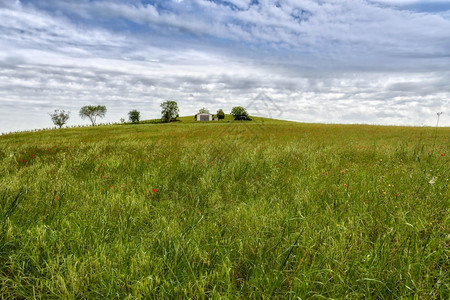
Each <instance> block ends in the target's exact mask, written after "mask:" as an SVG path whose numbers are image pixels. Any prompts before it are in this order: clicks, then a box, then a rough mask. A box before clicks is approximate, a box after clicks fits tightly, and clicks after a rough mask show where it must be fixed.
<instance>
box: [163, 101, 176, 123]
mask: <svg viewBox="0 0 450 300" xmlns="http://www.w3.org/2000/svg"><path fill="white" fill-rule="evenodd" d="M161 108H162V111H161V116H162V117H161V119H162V121H163V122H166V123H167V122H173V121H175V120H176V119H177V117H178V116H179V115H178V114H179V112H180V110H179V109H178V104H177V102H175V101H166V102H163V103H161Z"/></svg>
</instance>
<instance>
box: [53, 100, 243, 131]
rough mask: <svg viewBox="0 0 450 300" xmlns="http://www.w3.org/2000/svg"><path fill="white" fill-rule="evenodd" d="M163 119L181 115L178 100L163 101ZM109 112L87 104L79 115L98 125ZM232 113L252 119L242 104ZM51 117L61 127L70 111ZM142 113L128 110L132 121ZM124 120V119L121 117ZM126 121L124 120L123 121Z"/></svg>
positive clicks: (237, 117)
mask: <svg viewBox="0 0 450 300" xmlns="http://www.w3.org/2000/svg"><path fill="white" fill-rule="evenodd" d="M160 106H161V121H162V122H166V123H168V122H173V121H176V119H177V118H178V117H179V108H178V104H177V102H176V101H170V100H168V101H165V102H163V103H161V105H160ZM106 112H107V109H106V106H104V105H86V106H83V107H81V109H80V111H79V113H78V114H79V116H80V117H81V118H82V119H89V121H91V124H92V126H95V125H96V122H97V118H103V117H105V115H106ZM198 113H209V110H207V109H206V108H201V109H200V110H199V112H198ZM231 114H232V115H233V117H234V119H235V120H251V119H250V117H249V115H248V113H247V111H246V109H245V108H244V107H242V106H235V107H233V109H232V110H231ZM49 115H50V118H51V119H52V122H53V124H54V125H55V126H58V127H59V128H61V127H63V126H64V125H65V124H67V122H68V121H69V117H70V111H67V112H66V111H65V110H63V109H55V111H54V112H53V113H50V114H49ZM216 116H217V118H218V119H219V120H221V119H224V118H225V113H224V111H223V110H222V109H219V110H218V111H217V115H216ZM140 118H141V113H140V112H139V111H138V110H136V109H133V110H131V111H130V112H128V119H129V121H130V122H131V123H133V124H137V123H139V122H140ZM121 120H123V119H121ZM122 123H124V120H123V121H122Z"/></svg>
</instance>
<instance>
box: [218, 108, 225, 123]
mask: <svg viewBox="0 0 450 300" xmlns="http://www.w3.org/2000/svg"><path fill="white" fill-rule="evenodd" d="M217 118H218V119H219V120H222V119H225V113H224V112H223V110H222V109H219V110H218V111H217Z"/></svg>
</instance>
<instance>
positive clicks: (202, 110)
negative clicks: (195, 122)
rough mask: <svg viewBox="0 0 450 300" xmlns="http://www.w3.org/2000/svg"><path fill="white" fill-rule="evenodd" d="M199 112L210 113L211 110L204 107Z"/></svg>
mask: <svg viewBox="0 0 450 300" xmlns="http://www.w3.org/2000/svg"><path fill="white" fill-rule="evenodd" d="M198 113H199V114H209V110H207V109H206V108H204V107H202V108H200V109H199V110H198Z"/></svg>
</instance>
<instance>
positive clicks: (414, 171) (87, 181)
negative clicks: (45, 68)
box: [0, 117, 450, 299]
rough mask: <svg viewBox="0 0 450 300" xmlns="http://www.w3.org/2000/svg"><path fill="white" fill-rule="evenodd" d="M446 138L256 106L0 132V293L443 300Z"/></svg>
mask: <svg viewBox="0 0 450 300" xmlns="http://www.w3.org/2000/svg"><path fill="white" fill-rule="evenodd" d="M149 123H151V122H149ZM449 149H450V128H437V129H436V128H430V127H421V128H417V127H384V126H362V125H319V124H302V123H294V122H286V121H275V120H268V119H260V118H255V119H254V120H253V121H250V122H234V121H232V120H231V119H230V118H227V119H226V120H224V121H220V122H205V123H199V122H194V121H193V117H185V118H181V122H175V123H170V124H140V125H114V126H99V127H86V128H76V129H62V130H51V131H42V132H36V133H19V134H11V135H3V136H0V297H1V298H2V299H12V298H19V299H21V298H43V299H49V298H50V299H52V298H64V299H67V298H78V299H86V298H97V299H102V298H118V299H123V298H127V299H135V298H154V299H173V298H194V299H203V298H231V299H234V298H245V299H248V298H250V299H262V298H265V299H275V298H301V299H306V298H338V299H342V298H349V299H363V298H364V299H371V298H372V299H384V298H386V299H394V298H402V297H403V298H416V299H449V297H450V286H449V282H450V276H449V270H450V264H449V254H450V251H449V247H450V230H449V225H450V223H449V199H450V192H449V191H450V188H449V177H450V176H449V175H450V163H449V156H450V153H449Z"/></svg>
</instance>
